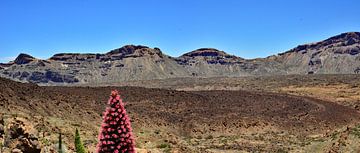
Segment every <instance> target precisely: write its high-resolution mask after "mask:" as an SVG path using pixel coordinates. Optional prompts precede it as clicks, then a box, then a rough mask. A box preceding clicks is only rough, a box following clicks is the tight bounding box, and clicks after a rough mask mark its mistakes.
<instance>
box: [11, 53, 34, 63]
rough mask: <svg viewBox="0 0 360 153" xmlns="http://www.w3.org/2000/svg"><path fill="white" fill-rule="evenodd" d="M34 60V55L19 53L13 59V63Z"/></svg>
mask: <svg viewBox="0 0 360 153" xmlns="http://www.w3.org/2000/svg"><path fill="white" fill-rule="evenodd" d="M33 60H35V58H34V57H32V56H30V55H28V54H24V53H21V54H20V55H19V56H18V57H17V58H16V59H15V61H14V63H16V64H27V63H30V62H31V61H33Z"/></svg>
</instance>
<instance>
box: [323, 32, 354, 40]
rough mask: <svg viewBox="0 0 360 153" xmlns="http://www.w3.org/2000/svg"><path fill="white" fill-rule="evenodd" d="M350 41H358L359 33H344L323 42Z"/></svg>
mask: <svg viewBox="0 0 360 153" xmlns="http://www.w3.org/2000/svg"><path fill="white" fill-rule="evenodd" d="M350 39H355V40H360V32H346V33H342V34H340V35H336V36H334V37H330V38H329V39H326V40H325V41H331V40H332V41H346V40H350Z"/></svg>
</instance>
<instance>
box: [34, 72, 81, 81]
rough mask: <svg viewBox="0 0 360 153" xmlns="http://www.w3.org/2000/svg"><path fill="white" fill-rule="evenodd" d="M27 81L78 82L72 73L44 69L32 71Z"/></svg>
mask: <svg viewBox="0 0 360 153" xmlns="http://www.w3.org/2000/svg"><path fill="white" fill-rule="evenodd" d="M28 81H29V82H33V83H48V82H49V81H52V82H55V83H76V82H79V80H78V79H77V78H75V76H73V75H62V74H60V73H58V72H53V71H46V72H45V73H43V72H33V73H32V74H31V76H30V77H29V79H28Z"/></svg>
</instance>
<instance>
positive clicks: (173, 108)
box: [0, 75, 360, 152]
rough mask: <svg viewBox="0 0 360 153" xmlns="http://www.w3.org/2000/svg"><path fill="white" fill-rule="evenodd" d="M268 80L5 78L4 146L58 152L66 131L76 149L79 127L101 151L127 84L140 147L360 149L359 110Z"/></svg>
mask: <svg viewBox="0 0 360 153" xmlns="http://www.w3.org/2000/svg"><path fill="white" fill-rule="evenodd" d="M314 76H315V75H314ZM299 78H301V76H300V77H296V76H293V77H292V78H291V77H289V80H287V81H286V80H285V81H284V80H282V79H279V80H281V81H282V82H283V83H279V84H282V85H284V86H285V85H287V86H292V85H293V83H292V82H293V81H294V80H298V79H299ZM225 79H226V78H225ZM263 79H267V78H263ZM263 79H257V80H258V81H251V80H250V81H247V80H246V79H245V80H244V82H249V84H248V85H245V84H244V86H243V87H242V88H241V89H240V88H238V89H236V90H233V91H231V90H210V91H206V90H203V91H197V90H196V88H194V89H195V90H193V91H190V90H187V91H184V90H182V91H179V90H172V89H155V88H142V87H115V86H114V87H51V86H50V87H49V86H38V85H36V84H30V83H19V82H14V81H11V80H8V79H0V106H1V107H0V112H1V115H0V116H1V117H0V121H1V122H0V123H1V126H0V136H1V138H2V139H1V141H0V142H1V144H2V146H3V147H2V150H3V151H4V152H11V151H13V152H39V151H40V150H41V152H51V151H52V150H54V146H56V143H57V137H58V133H59V132H60V131H61V132H62V133H63V134H64V141H65V145H66V147H67V149H68V151H69V152H73V150H74V145H73V136H74V132H75V128H78V129H79V130H80V133H81V135H82V139H83V140H84V143H85V146H86V148H88V149H89V150H90V151H94V150H95V148H94V147H95V145H96V141H97V133H98V130H99V126H100V122H101V113H102V111H103V110H104V108H105V106H106V102H107V98H108V97H109V93H110V91H111V90H112V89H119V90H120V91H121V94H122V97H123V98H124V101H125V102H126V106H125V107H126V109H127V111H128V113H129V115H130V118H131V122H132V125H133V129H134V135H135V137H136V147H137V150H138V151H139V152H241V151H246V152H288V151H290V152H319V151H320V152H331V151H333V152H343V151H345V152H346V151H349V150H353V151H354V150H355V152H356V150H357V151H359V150H360V148H359V146H358V145H357V144H358V143H357V142H359V141H360V137H359V135H360V134H359V131H360V126H358V125H359V123H360V113H359V112H358V111H357V110H356V109H354V108H351V107H348V106H345V105H342V104H341V103H337V102H333V101H331V100H319V99H315V98H309V97H303V96H295V95H289V94H286V92H283V93H277V92H271V91H270V90H268V88H264V90H256V89H252V87H251V86H254V84H257V83H259V84H258V85H261V80H263ZM279 80H277V82H281V81H279ZM326 80H327V79H324V81H326ZM357 80H358V79H357ZM332 81H334V80H332ZM354 81H355V82H356V80H354ZM202 82H206V81H202ZM256 82H257V83H256ZM275 82H276V78H274V79H273V83H274V84H276V83H275ZM320 82H321V81H320ZM357 82H358V81H357ZM338 83H341V82H338ZM358 83H359V82H358ZM229 84H232V83H231V82H229ZM211 85H212V84H211V83H210V84H208V85H207V86H211ZM264 85H265V86H268V85H266V84H264ZM304 85H306V84H304ZM245 86H247V87H248V88H246V87H245ZM284 86H282V87H284ZM174 87H175V86H174ZM190 87H191V86H189V88H190ZM278 87H279V86H278ZM309 87H311V86H309ZM275 88H277V86H273V87H272V89H275ZM284 91H286V90H284ZM289 93H290V92H289ZM1 127H2V128H1ZM39 149H40V150H39Z"/></svg>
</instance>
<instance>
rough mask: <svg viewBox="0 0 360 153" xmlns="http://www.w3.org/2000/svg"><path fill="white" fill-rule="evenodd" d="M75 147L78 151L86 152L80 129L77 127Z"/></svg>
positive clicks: (78, 152)
mask: <svg viewBox="0 0 360 153" xmlns="http://www.w3.org/2000/svg"><path fill="white" fill-rule="evenodd" d="M75 149H76V153H86V151H85V147H84V145H83V143H82V142H81V138H80V133H79V130H78V129H76V131H75Z"/></svg>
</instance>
